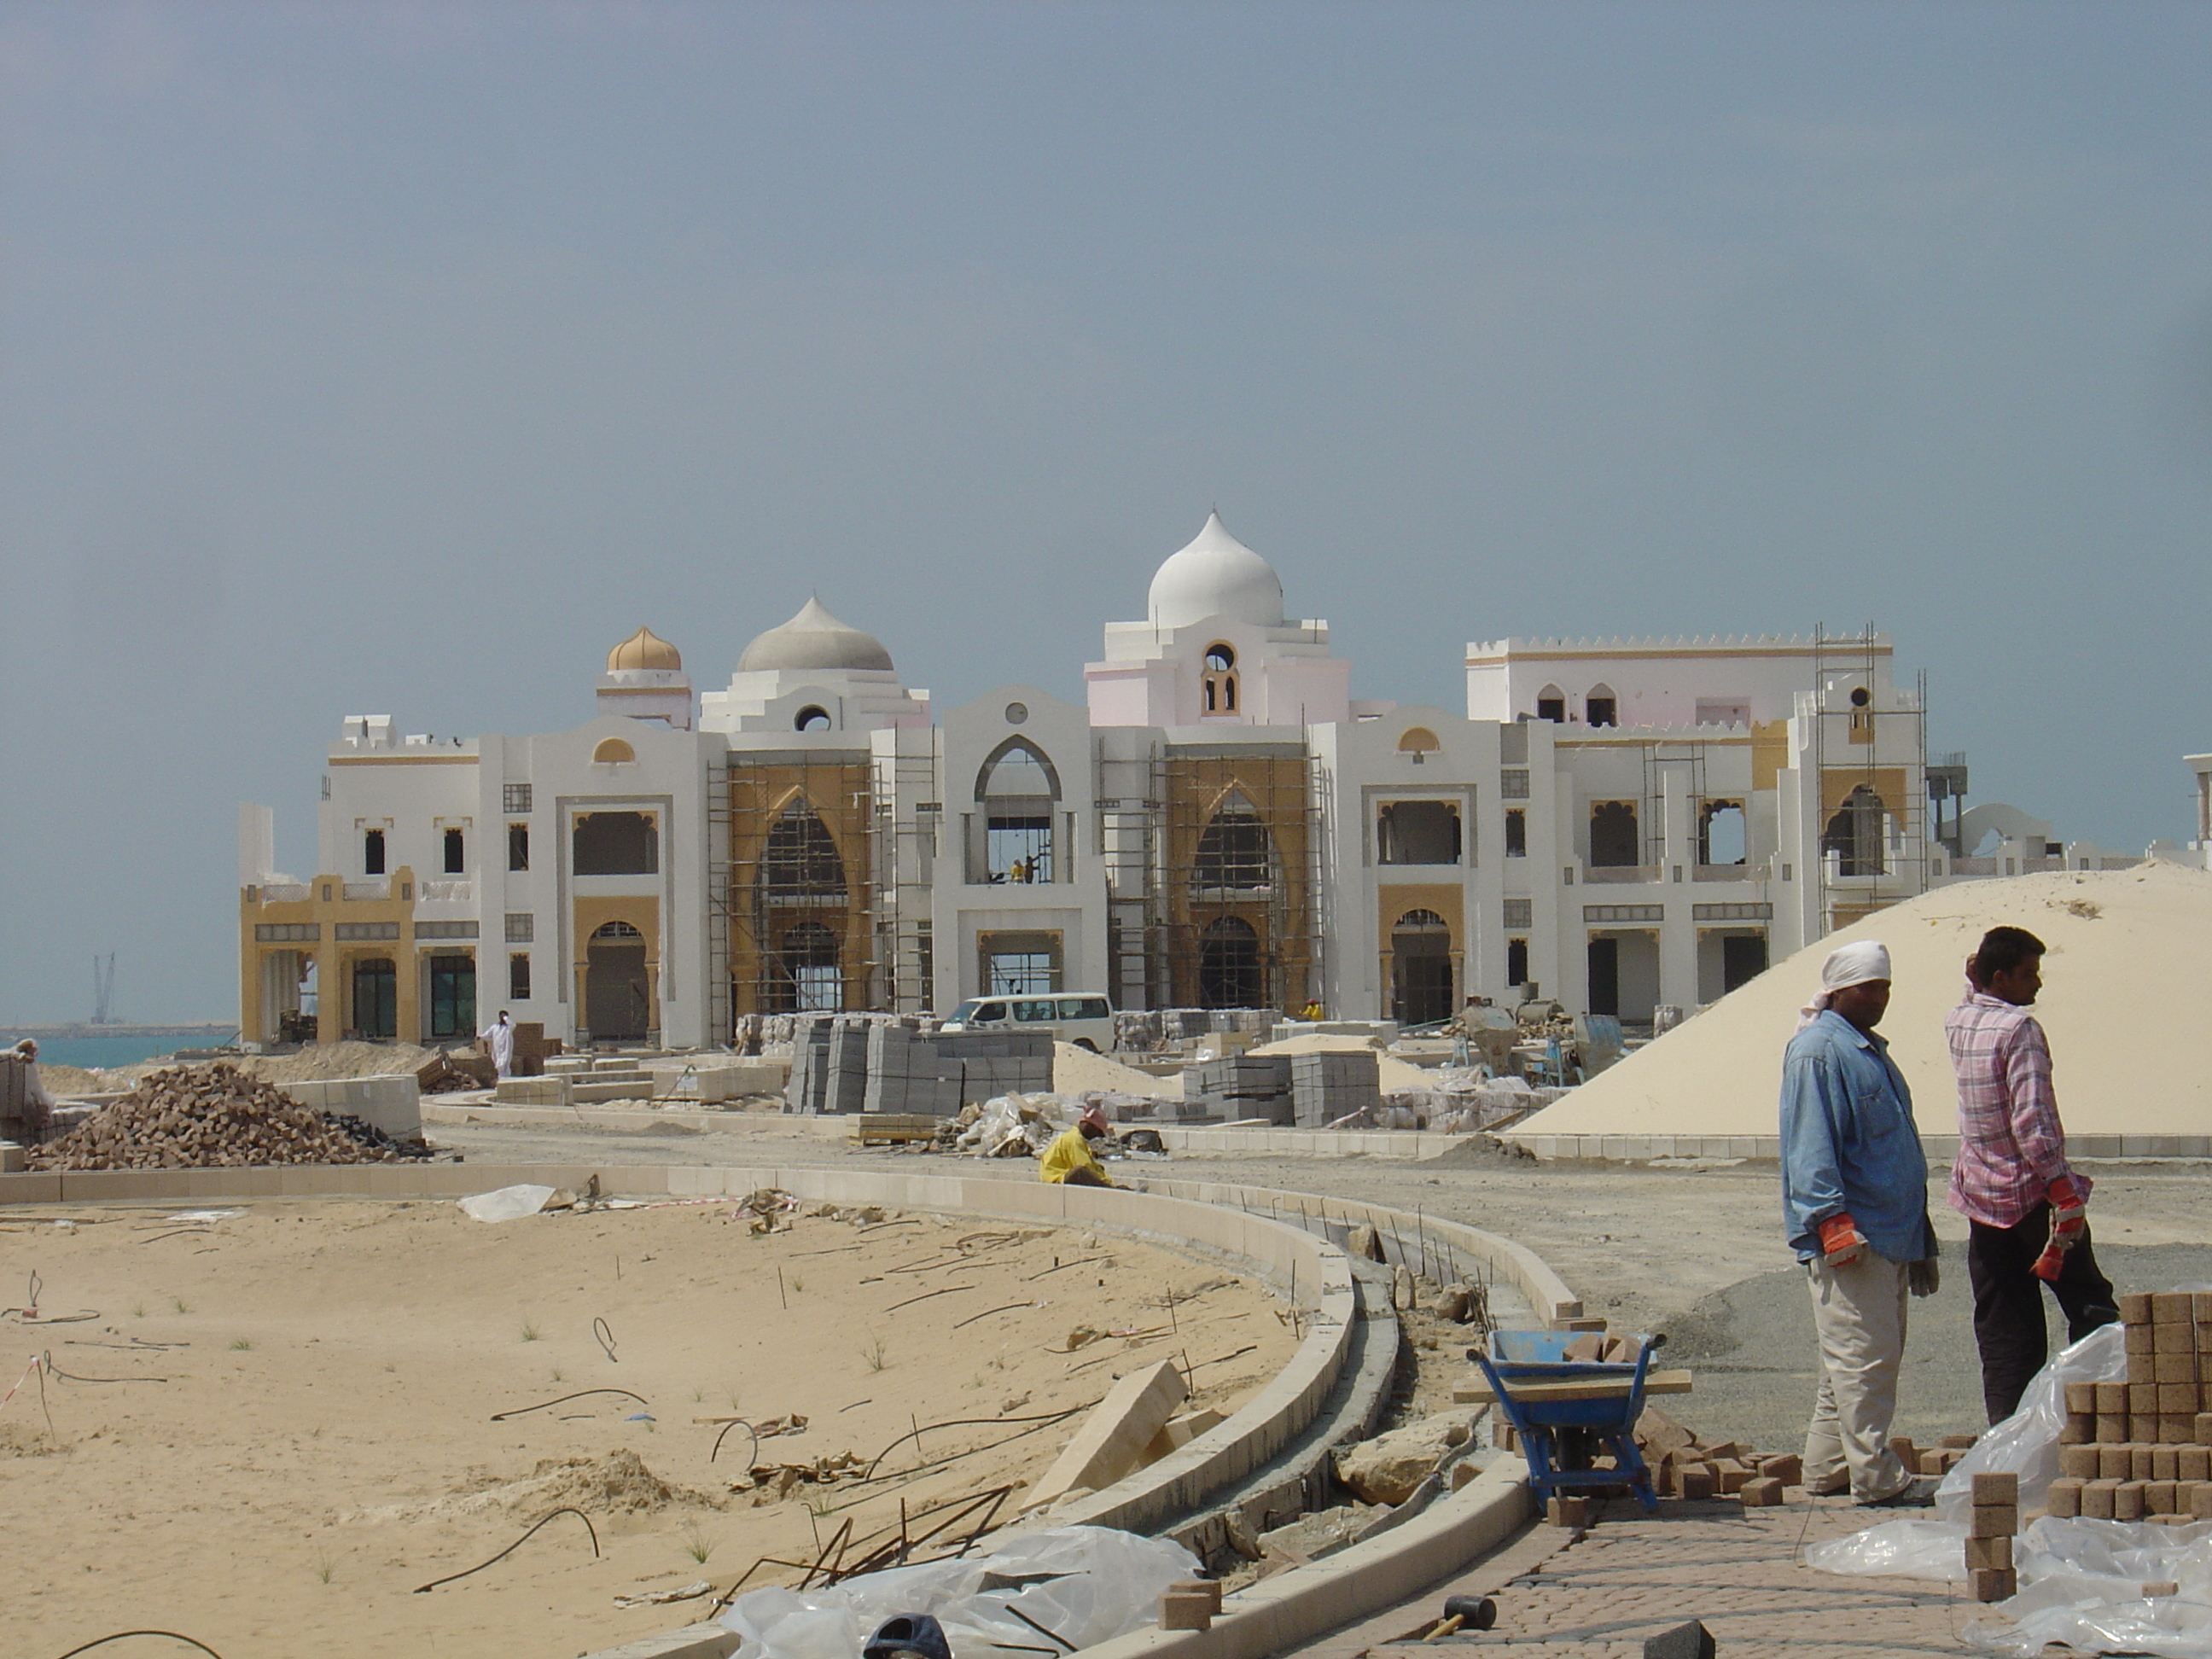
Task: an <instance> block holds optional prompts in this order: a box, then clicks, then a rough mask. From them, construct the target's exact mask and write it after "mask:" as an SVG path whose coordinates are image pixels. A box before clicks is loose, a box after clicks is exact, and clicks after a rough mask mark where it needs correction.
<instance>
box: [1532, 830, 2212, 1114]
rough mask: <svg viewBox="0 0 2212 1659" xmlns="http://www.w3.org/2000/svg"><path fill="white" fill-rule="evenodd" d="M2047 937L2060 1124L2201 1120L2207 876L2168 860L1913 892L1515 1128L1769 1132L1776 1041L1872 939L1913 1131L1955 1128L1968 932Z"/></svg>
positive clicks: (2207, 1077)
mask: <svg viewBox="0 0 2212 1659" xmlns="http://www.w3.org/2000/svg"><path fill="white" fill-rule="evenodd" d="M2001 922H2002V923H2009V924H2011V925H2012V926H2014V927H2025V928H2027V930H2028V931H2029V932H2031V933H2034V934H2035V935H2036V936H2037V937H2038V938H2039V939H2042V940H2043V942H2044V943H2045V945H2048V946H2049V947H2050V954H2049V955H2048V956H2047V957H2045V958H2044V963H2043V996H2042V999H2041V1000H2040V1001H2039V1003H2038V1004H2037V1005H2036V1009H2035V1013H2036V1017H2037V1018H2039V1019H2040V1020H2041V1021H2042V1022H2043V1025H2044V1028H2045V1030H2047V1031H2048V1032H2049V1033H2050V1036H2051V1055H2052V1059H2053V1061H2054V1064H2055V1066H2056V1075H2057V1084H2058V1102H2059V1108H2060V1109H2061V1111H2062V1112H2063V1114H2064V1116H2065V1120H2066V1127H2067V1128H2068V1129H2069V1131H2070V1132H2071V1133H2076V1134H2145V1135H2149V1134H2202V1133H2204V1132H2205V1130H2206V1128H2207V1127H2208V1126H2212V1064H2208V1060H2212V1049H2208V1046H2207V1044H2206V1042H2205V1039H2204V1036H2203V1033H2204V1032H2206V1031H2207V1030H2212V873H2208V872H2204V871H2201V870H2189V869H2185V868H2183V867H2182V866H2179V865H2172V864H2149V865H2145V866H2142V867H2140V868H2137V869H2134V870H2118V871H2110V872H2090V871H2084V872H2065V871H2059V872H2049V873H2045V874H2039V875H2032V876H2019V877H2015V878H2012V879H2009V880H2002V881H1973V882H1966V883H1963V884H1960V885H1959V886H1956V887H1945V888H1942V889H1939V890H1936V891H1935V892H1932V893H1924V894H1923V895H1922V896H1920V897H1918V898H1917V899H1913V900H1911V902H1908V903H1905V904H1900V905H1897V906H1895V907H1893V908H1890V909H1887V910H1884V911H1881V912H1880V913H1879V914H1877V915H1872V916H1869V917H1868V918H1867V919H1866V920H1865V921H1861V922H1858V923H1856V924H1855V925H1853V926H1851V927H1846V928H1844V929H1842V930H1841V931H1839V932H1838V933H1832V934H1830V935H1829V936H1828V937H1827V938H1826V939H1821V940H1820V941H1819V942H1817V943H1816V944H1814V945H1808V946H1807V947H1806V948H1805V949H1804V950H1802V951H1799V952H1798V953H1797V954H1796V955H1795V956H1793V957H1790V958H1788V959H1787V960H1786V961H1784V962H1782V963H1778V964H1776V965H1775V966H1774V967H1772V968H1771V969H1768V970H1767V971H1766V972H1765V973H1764V974H1761V975H1759V977H1758V978H1757V979H1755V980H1753V981H1752V982H1751V983H1750V984H1748V985H1747V986H1744V987H1742V988H1741V990H1738V991H1736V992H1735V993H1734V994H1731V995H1729V996H1728V997H1725V998H1723V1000H1721V1001H1719V1002H1717V1003H1716V1004H1715V1005H1714V1006H1711V1008H1708V1009H1707V1010H1705V1012H1703V1013H1701V1014H1699V1015H1698V1016H1697V1018H1694V1019H1691V1020H1688V1021H1686V1022H1685V1023H1684V1024H1681V1025H1680V1026H1678V1027H1676V1028H1675V1029H1674V1030H1672V1031H1670V1032H1668V1034H1667V1035H1666V1036H1663V1037H1662V1038H1660V1039H1659V1040H1658V1041H1657V1042H1654V1043H1651V1044H1650V1046H1648V1047H1646V1048H1642V1049H1640V1050H1638V1052H1636V1053H1635V1054H1631V1055H1629V1056H1628V1058H1627V1059H1626V1060H1623V1061H1621V1062H1620V1064H1619V1065H1618V1066H1614V1067H1613V1069H1612V1070H1610V1071H1608V1072H1607V1073H1604V1074H1603V1075H1601V1076H1600V1077H1598V1078H1596V1079H1593V1080H1592V1081H1590V1082H1589V1083H1586V1084H1584V1085H1583V1086H1582V1087H1581V1088H1579V1089H1577V1090H1576V1091H1574V1092H1573V1093H1572V1094H1571V1095H1569V1096H1567V1097H1565V1099H1563V1100H1561V1101H1559V1103H1556V1104H1554V1105H1553V1106H1550V1107H1547V1109H1544V1110H1543V1111H1541V1112H1539V1113H1537V1114H1536V1115H1534V1116H1533V1117H1531V1118H1529V1119H1528V1121H1526V1122H1525V1123H1522V1124H1520V1125H1518V1126H1517V1127H1516V1128H1515V1130H1514V1132H1513V1133H1516V1134H1534V1135H1541V1134H1608V1135H1660V1134H1672V1135H1682V1134H1689V1135H1771V1134H1773V1133H1775V1103H1776V1096H1777V1090H1778V1085H1779V1083H1780V1080H1781V1075H1782V1050H1783V1048H1784V1045H1785V1044H1786V1043H1787V1042H1789V1041H1790V1033H1791V1032H1792V1031H1793V1030H1796V1020H1797V1009H1798V1008H1799V1006H1802V1004H1803V1003H1804V1002H1805V1001H1806V1000H1807V999H1808V997H1810V996H1811V995H1812V994H1813V992H1814V991H1815V990H1816V989H1818V988H1819V987H1820V964H1821V963H1822V962H1823V961H1825V960H1826V957H1827V955H1828V953H1829V952H1830V951H1832V950H1834V949H1835V948H1836V947H1837V946H1838V945H1843V944H1846V943H1848V942H1850V941H1851V940H1853V939H1880V940H1881V942H1882V943H1883V944H1884V945H1887V946H1888V947H1889V951H1890V957H1891V960H1892V962H1893V964H1894V969H1895V980H1894V984H1895V988H1894V990H1893V994H1892V997H1891V1001H1890V1005H1889V1012H1888V1014H1887V1016H1886V1017H1885V1018H1884V1019H1883V1021H1882V1024H1881V1032H1882V1035H1883V1036H1886V1037H1887V1038H1888V1039H1889V1043H1890V1050H1891V1053H1892V1054H1893V1055H1894V1056H1895V1058H1896V1060H1897V1064H1898V1067H1899V1070H1900V1071H1902V1072H1903V1073H1905V1081H1906V1082H1907V1083H1908V1084H1910V1085H1911V1089H1912V1098H1913V1106H1914V1111H1915V1115H1917V1117H1918V1119H1919V1121H1920V1127H1921V1129H1922V1131H1923V1133H1931V1134H1950V1133H1955V1132H1956V1129H1957V1104H1956V1103H1957V1094H1956V1091H1955V1089H1954V1085H1953V1082H1952V1078H1951V1062H1950V1057H1949V1054H1948V1052H1947V1051H1946V1049H1945V1048H1944V1046H1943V1016H1944V1015H1945V1013H1947V1012H1948V1011H1949V1010H1950V1009H1951V1008H1953V1007H1954V1006H1956V1005H1957V1003H1958V1001H1959V1000H1960V994H1961V992H1962V988H1963V987H1964V983H1965V977H1966V975H1965V971H1964V964H1965V963H1966V957H1967V956H1968V955H1969V954H1970V953H1971V952H1972V950H1973V948H1974V946H1975V945H1976V944H1977V943H1978V942H1979V940H1980V939H1981V936H1982V934H1983V933H1984V931H1985V930H1986V929H1988V928H1990V927H1996V925H1998V924H1999V923H2001Z"/></svg>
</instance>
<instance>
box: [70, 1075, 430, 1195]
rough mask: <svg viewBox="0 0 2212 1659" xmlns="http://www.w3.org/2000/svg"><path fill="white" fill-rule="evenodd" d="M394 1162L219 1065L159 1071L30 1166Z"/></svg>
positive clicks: (91, 1167) (282, 1096)
mask: <svg viewBox="0 0 2212 1659" xmlns="http://www.w3.org/2000/svg"><path fill="white" fill-rule="evenodd" d="M387 1156H388V1155H387V1154H386V1153H385V1152H381V1151H378V1150H374V1149H372V1148H370V1147H368V1146H363V1145H362V1143H361V1142H360V1141H359V1140H356V1139H354V1138H353V1137H352V1136H351V1135H349V1134H348V1133H346V1132H345V1131H344V1130H343V1129H342V1128H339V1127H337V1126H336V1125H334V1124H331V1123H329V1122H326V1121H324V1119H323V1118H322V1117H321V1116H320V1115H318V1114H317V1113H314V1112H311V1111H309V1110H307V1109H306V1108H305V1107H303V1106H300V1105H296V1104H295V1103H294V1102H293V1101H292V1099H291V1098H290V1097H289V1096H287V1095H285V1094H283V1093H282V1092H281V1091H279V1090H278V1089H277V1088H276V1085H274V1084H272V1083H268V1082H264V1081H263V1080H262V1079H258V1078H252V1077H249V1076H247V1075H246V1073H242V1072H240V1071H239V1070H238V1069H237V1068H236V1067H234V1066H228V1065H225V1064H223V1063H222V1061H220V1060H218V1061H216V1063H215V1064H213V1065H210V1066H175V1067H173V1068H172V1069H171V1070H168V1071H166V1072H155V1073H154V1074H153V1075H151V1076H150V1077H148V1078H146V1079H143V1080H142V1081H141V1082H140V1083H139V1085H138V1086H137V1088H135V1089H133V1090H132V1091H131V1092H130V1093H129V1094H127V1095H125V1097H123V1098H122V1099H120V1100H118V1101H116V1102H114V1103H112V1104H111V1105H106V1106H103V1107H101V1108H100V1109H99V1110H98V1111H96V1112H94V1114H93V1115H91V1116H90V1117H88V1118H87V1119H86V1120H85V1121H83V1122H82V1123H80V1124H78V1125H77V1127H76V1128H74V1129H72V1130H70V1132H69V1133H67V1134H65V1135H64V1136H62V1137H61V1138H60V1139H57V1140H50V1141H48V1142H47V1143H46V1145H44V1146H34V1147H33V1148H32V1149H31V1151H30V1152H29V1154H28V1156H27V1159H26V1161H27V1163H28V1164H29V1165H30V1167H31V1168H32V1169H33V1170H195V1169H214V1168H242V1167H246V1166H250V1165H263V1164H381V1163H383V1162H385V1161H386V1158H387Z"/></svg>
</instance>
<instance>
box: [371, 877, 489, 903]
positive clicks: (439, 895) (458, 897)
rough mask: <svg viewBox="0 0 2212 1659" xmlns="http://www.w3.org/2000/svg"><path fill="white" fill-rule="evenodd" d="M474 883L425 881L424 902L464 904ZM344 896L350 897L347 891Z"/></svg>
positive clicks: (467, 900) (470, 895)
mask: <svg viewBox="0 0 2212 1659" xmlns="http://www.w3.org/2000/svg"><path fill="white" fill-rule="evenodd" d="M475 892H476V884H475V883H474V882H471V881H465V880H464V881H426V882H424V883H423V884H422V902H424V903H425V904H465V903H467V902H469V900H470V899H471V897H473V896H475ZM346 896H347V897H348V898H351V897H352V896H353V895H352V894H351V893H350V892H349V893H348V894H347V895H346Z"/></svg>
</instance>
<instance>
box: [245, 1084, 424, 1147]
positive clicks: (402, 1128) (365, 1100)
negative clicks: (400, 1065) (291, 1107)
mask: <svg viewBox="0 0 2212 1659" xmlns="http://www.w3.org/2000/svg"><path fill="white" fill-rule="evenodd" d="M277 1086H278V1087H279V1088H281V1089H282V1090H283V1091H284V1092H285V1094H286V1095H288V1096H289V1097H290V1098H291V1099H293V1100H294V1101H295V1102H297V1103H299V1104H300V1105H302V1106H304V1107H306V1108H307V1109H308V1110H309V1111H313V1112H328V1113H330V1114H331V1115H332V1116H336V1117H357V1118H359V1119H360V1120H361V1121H362V1122H364V1123H366V1124H368V1126H369V1127H371V1128H373V1129H375V1130H377V1131H378V1132H379V1133H382V1134H387V1135H390V1136H391V1137H392V1139H395V1140H419V1139H421V1138H422V1091H421V1090H420V1089H419V1088H418V1087H417V1086H416V1082H415V1079H414V1076H413V1074H412V1073H404V1072H395V1073H390V1074H388V1075H386V1076H383V1077H348V1078H331V1079H327V1080H323V1081H316V1082H301V1083H284V1084H279V1085H277Z"/></svg>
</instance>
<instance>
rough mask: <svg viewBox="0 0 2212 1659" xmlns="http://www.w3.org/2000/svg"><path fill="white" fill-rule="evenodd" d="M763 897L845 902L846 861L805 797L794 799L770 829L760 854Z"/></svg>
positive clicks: (781, 901) (790, 901) (805, 902)
mask: <svg viewBox="0 0 2212 1659" xmlns="http://www.w3.org/2000/svg"><path fill="white" fill-rule="evenodd" d="M760 886H761V895H762V896H763V898H764V899H766V900H767V901H768V902H769V903H770V904H803V905H841V904H842V903H844V902H845V860H844V859H843V858H842V856H840V854H838V851H837V843H836V842H835V841H833V840H832V839H831V838H830V836H829V826H828V825H826V824H824V823H823V822H822V815H821V814H820V813H818V812H817V811H815V810H814V808H813V806H812V805H811V804H810V803H809V802H808V801H807V800H806V799H805V797H804V796H800V797H798V798H796V799H793V801H792V802H791V803H790V805H787V806H786V807H785V808H784V809H783V811H781V813H779V814H777V816H776V820H775V823H773V824H771V825H770V826H769V832H768V844H767V845H766V846H765V847H764V848H763V849H762V853H761V873H760Z"/></svg>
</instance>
